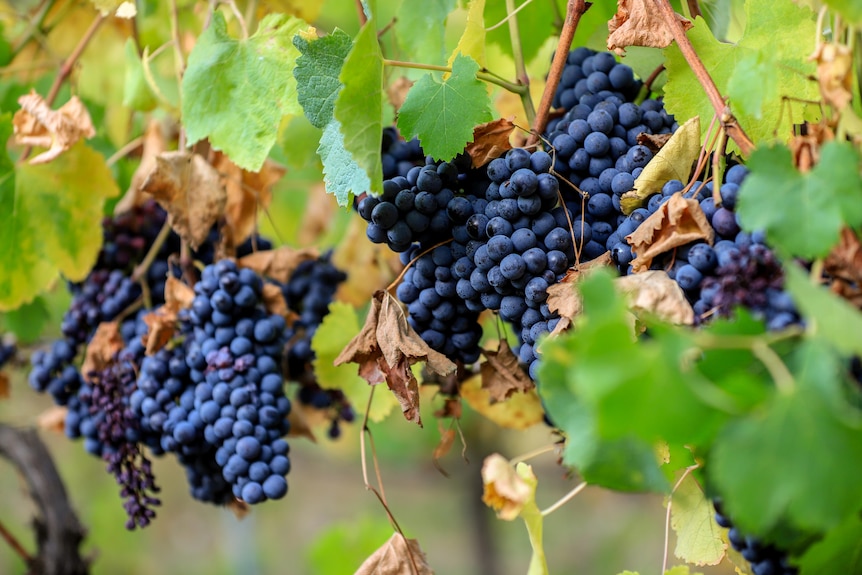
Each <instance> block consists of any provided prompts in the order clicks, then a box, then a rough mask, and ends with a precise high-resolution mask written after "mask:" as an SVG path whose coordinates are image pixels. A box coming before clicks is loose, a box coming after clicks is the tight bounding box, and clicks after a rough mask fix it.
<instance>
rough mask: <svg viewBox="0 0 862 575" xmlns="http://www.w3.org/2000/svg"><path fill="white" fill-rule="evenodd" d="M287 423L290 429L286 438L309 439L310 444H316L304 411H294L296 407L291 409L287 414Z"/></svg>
mask: <svg viewBox="0 0 862 575" xmlns="http://www.w3.org/2000/svg"><path fill="white" fill-rule="evenodd" d="M287 422H288V423H289V424H290V429H289V430H288V432H287V436H288V437H305V438H306V439H310V440H311V442H312V443H317V438H316V437H315V436H314V432H313V431H312V430H311V425H309V423H308V419H307V413H306V410H305V409H296V407H294V408H293V409H291V410H290V413H288V414H287Z"/></svg>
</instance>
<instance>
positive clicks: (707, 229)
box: [626, 192, 715, 272]
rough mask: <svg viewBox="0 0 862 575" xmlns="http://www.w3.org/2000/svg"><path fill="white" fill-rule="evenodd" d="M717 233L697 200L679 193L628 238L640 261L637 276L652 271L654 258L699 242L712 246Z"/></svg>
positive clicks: (637, 262) (635, 268)
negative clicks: (642, 272) (639, 273)
mask: <svg viewBox="0 0 862 575" xmlns="http://www.w3.org/2000/svg"><path fill="white" fill-rule="evenodd" d="M714 237H715V231H714V230H713V228H712V225H711V224H710V223H709V220H707V219H706V216H705V215H704V213H703V210H702V209H701V208H700V204H699V203H698V201H697V200H695V199H692V198H684V197H683V196H682V193H681V192H677V193H675V194H674V195H672V196H671V197H670V199H669V200H668V201H666V202H665V203H663V204H662V205H661V207H660V208H659V209H658V210H657V211H656V212H655V213H654V214H652V215H651V216H650V217H648V218H647V219H646V220H644V222H643V223H642V224H641V225H640V226H638V229H636V230H635V231H634V233H632V234H629V235H628V236H626V239H627V240H628V242H629V244H630V245H631V246H632V253H634V254H635V255H636V256H637V257H636V258H635V259H634V261H632V268H634V271H635V272H640V271H644V270H648V269H649V267H650V265H652V261H653V258H655V257H657V256H658V255H660V254H663V253H665V252H667V251H670V250H672V249H673V248H676V247H679V246H684V245H685V244H687V243H690V242H693V241H696V240H706V241H707V242H709V243H710V244H712V240H713V238H714Z"/></svg>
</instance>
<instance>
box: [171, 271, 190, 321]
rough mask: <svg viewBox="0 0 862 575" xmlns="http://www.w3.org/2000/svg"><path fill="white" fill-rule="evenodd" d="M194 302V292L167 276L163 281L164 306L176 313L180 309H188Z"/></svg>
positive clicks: (172, 277)
mask: <svg viewBox="0 0 862 575" xmlns="http://www.w3.org/2000/svg"><path fill="white" fill-rule="evenodd" d="M194 300H195V290H193V289H192V288H190V287H189V286H187V285H186V284H184V283H183V282H181V281H180V280H178V279H177V278H175V277H174V276H173V275H170V274H168V278H167V280H166V281H165V306H166V307H168V308H170V309H171V310H173V311H174V312H178V311H180V310H181V309H189V308H191V307H192V302H193V301H194Z"/></svg>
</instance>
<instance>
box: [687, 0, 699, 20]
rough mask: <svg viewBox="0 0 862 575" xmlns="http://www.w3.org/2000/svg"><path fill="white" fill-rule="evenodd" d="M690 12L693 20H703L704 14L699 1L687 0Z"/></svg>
mask: <svg viewBox="0 0 862 575" xmlns="http://www.w3.org/2000/svg"><path fill="white" fill-rule="evenodd" d="M686 3H687V4H688V12H689V14H691V19H692V20H694V19H695V18H698V17H700V18H703V12H701V10H700V3H699V2H698V1H697V0H687V2H686Z"/></svg>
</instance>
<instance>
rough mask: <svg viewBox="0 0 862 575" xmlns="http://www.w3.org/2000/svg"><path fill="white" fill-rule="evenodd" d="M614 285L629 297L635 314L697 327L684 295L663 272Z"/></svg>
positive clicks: (633, 278)
mask: <svg viewBox="0 0 862 575" xmlns="http://www.w3.org/2000/svg"><path fill="white" fill-rule="evenodd" d="M614 285H615V286H616V288H617V289H618V290H619V291H621V292H622V293H624V294H626V295H627V296H628V299H629V306H630V309H631V310H632V311H634V312H640V311H643V312H648V313H651V314H655V315H656V316H658V317H659V318H660V319H662V320H664V321H669V322H672V323H678V324H685V325H691V324H692V323H694V310H693V309H692V308H691V304H690V303H688V300H687V299H686V297H685V292H684V291H683V290H682V288H681V287H679V284H678V283H676V282H675V281H674V280H672V279H671V278H670V276H668V275H667V273H666V272H664V271H662V270H650V271H646V272H643V273H639V274H633V275H628V276H623V277H620V278H616V279H615V280H614Z"/></svg>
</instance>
